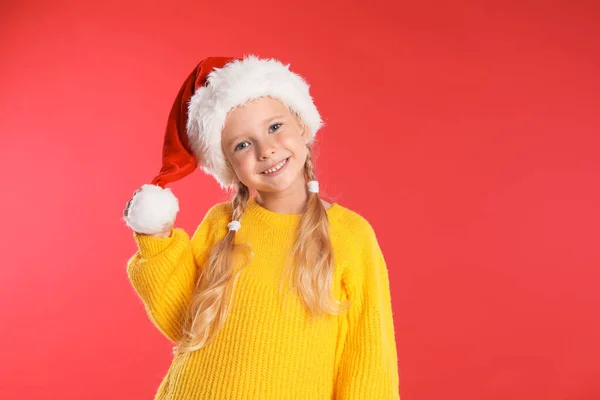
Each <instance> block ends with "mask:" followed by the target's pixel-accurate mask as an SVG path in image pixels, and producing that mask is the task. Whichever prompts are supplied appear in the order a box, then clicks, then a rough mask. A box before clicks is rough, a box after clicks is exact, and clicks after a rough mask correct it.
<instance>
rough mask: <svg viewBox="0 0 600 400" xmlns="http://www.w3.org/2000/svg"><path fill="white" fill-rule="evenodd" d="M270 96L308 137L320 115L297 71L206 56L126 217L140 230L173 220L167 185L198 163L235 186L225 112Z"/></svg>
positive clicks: (175, 206) (178, 101) (175, 207)
mask: <svg viewBox="0 0 600 400" xmlns="http://www.w3.org/2000/svg"><path fill="white" fill-rule="evenodd" d="M264 96H270V97H273V98H275V99H278V100H279V101H281V102H282V103H283V104H285V105H286V106H287V107H288V108H289V109H290V110H291V111H292V112H295V113H296V114H298V116H299V117H300V118H301V119H302V121H303V122H304V124H305V125H306V127H307V129H308V133H309V137H310V142H311V143H312V142H313V141H314V139H315V136H316V133H317V131H318V130H319V129H320V128H321V127H322V125H323V121H322V120H321V116H320V115H319V112H318V110H317V108H316V106H315V104H314V102H313V99H312V97H311V95H310V93H309V85H308V84H307V83H306V81H305V80H304V79H303V78H302V77H301V76H300V75H298V74H296V73H294V72H292V71H290V69H289V65H284V64H282V63H281V62H279V61H277V60H274V59H260V58H258V57H256V56H254V55H249V56H246V57H244V58H233V57H209V58H206V59H204V60H202V61H201V62H200V63H199V64H198V65H197V66H196V68H194V70H193V71H192V73H191V74H190V75H189V76H188V77H187V79H186V80H185V82H184V83H183V85H182V87H181V89H180V90H179V93H178V94H177V97H176V98H175V102H174V104H173V107H172V108H171V112H170V114H169V119H168V122H167V129H166V133H165V138H164V144H163V156H162V168H161V170H160V173H159V174H158V175H157V176H156V177H155V178H154V179H153V180H152V183H151V184H146V185H143V186H142V187H141V189H140V190H138V191H137V192H136V194H135V195H134V197H133V199H132V200H131V203H130V205H129V209H128V212H127V216H125V217H124V220H125V222H126V223H127V225H128V226H129V227H130V228H132V229H133V230H134V231H136V232H138V233H146V234H152V233H156V232H160V231H163V230H164V229H165V227H166V226H168V225H170V224H172V223H173V221H175V217H176V215H177V212H178V211H179V203H178V201H177V198H176V197H175V196H174V195H173V193H172V192H171V190H170V189H167V188H166V187H165V186H166V185H167V184H168V183H170V182H174V181H177V180H179V179H181V178H183V177H185V176H187V175H189V174H191V173H192V172H193V171H194V170H195V169H196V167H197V166H199V167H200V168H201V169H202V170H203V171H204V172H206V173H207V174H209V175H212V176H213V177H214V178H215V179H216V180H217V182H218V183H219V184H220V186H221V187H222V188H224V189H225V188H231V187H233V186H235V182H236V180H235V175H234V172H233V171H231V170H230V169H229V168H228V167H227V163H226V159H225V155H224V154H223V151H222V149H221V131H222V130H223V127H224V125H225V118H226V116H227V113H228V112H229V111H230V110H232V109H233V108H235V107H237V106H240V105H243V104H245V103H247V102H248V101H251V100H254V99H258V98H260V97H264Z"/></svg>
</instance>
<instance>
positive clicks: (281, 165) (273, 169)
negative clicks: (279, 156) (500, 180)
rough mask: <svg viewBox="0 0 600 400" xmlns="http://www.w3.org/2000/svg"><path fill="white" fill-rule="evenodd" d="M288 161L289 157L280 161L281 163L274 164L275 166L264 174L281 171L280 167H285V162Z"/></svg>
mask: <svg viewBox="0 0 600 400" xmlns="http://www.w3.org/2000/svg"><path fill="white" fill-rule="evenodd" d="M286 161H287V158H286V159H285V160H283V161H282V162H280V163H279V164H277V165H276V166H274V167H273V168H271V169H268V170H266V171H265V172H263V174H270V173H271V172H275V171H279V169H281V167H283V165H284V164H285V162H286Z"/></svg>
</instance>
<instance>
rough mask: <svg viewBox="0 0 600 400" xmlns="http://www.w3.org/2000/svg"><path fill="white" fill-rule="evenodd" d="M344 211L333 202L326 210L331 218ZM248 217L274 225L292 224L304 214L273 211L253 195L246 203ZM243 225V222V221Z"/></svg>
mask: <svg viewBox="0 0 600 400" xmlns="http://www.w3.org/2000/svg"><path fill="white" fill-rule="evenodd" d="M341 211H342V206H340V205H339V204H338V203H331V207H329V208H328V209H327V210H325V212H326V213H327V216H328V217H329V220H331V219H332V218H337V217H338V216H339V214H340V212H341ZM244 214H245V217H246V218H248V217H249V218H250V219H253V220H254V219H257V220H261V221H264V222H266V223H268V224H274V225H292V224H295V223H299V222H300V218H301V217H302V214H283V213H278V212H274V211H271V210H269V209H266V208H265V207H263V206H261V205H260V204H258V202H257V201H256V196H251V197H250V198H249V199H248V203H247V205H246V211H245V212H244ZM242 225H243V223H242Z"/></svg>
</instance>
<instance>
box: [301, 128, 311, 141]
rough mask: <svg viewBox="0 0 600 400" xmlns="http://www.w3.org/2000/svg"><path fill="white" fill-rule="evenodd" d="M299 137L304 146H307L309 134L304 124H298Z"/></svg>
mask: <svg viewBox="0 0 600 400" xmlns="http://www.w3.org/2000/svg"><path fill="white" fill-rule="evenodd" d="M300 130H301V133H300V136H301V137H302V140H304V144H307V145H308V144H309V143H310V134H309V133H308V127H307V126H306V125H304V124H300Z"/></svg>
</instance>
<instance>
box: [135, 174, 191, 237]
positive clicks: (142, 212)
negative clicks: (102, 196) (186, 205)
mask: <svg viewBox="0 0 600 400" xmlns="http://www.w3.org/2000/svg"><path fill="white" fill-rule="evenodd" d="M178 211H179V202H178V201H177V198H176V197H175V196H174V195H173V193H171V190H170V189H162V188H161V187H159V186H156V185H143V186H142V187H141V188H140V189H138V190H136V191H135V192H134V193H133V197H132V198H131V199H130V200H129V201H128V202H127V204H126V205H125V209H124V210H123V220H124V221H125V222H126V223H127V225H128V226H129V227H130V228H132V229H133V230H134V231H135V232H136V233H138V234H140V235H149V236H153V237H161V238H164V237H169V236H170V234H171V229H172V228H173V226H174V224H175V217H176V215H177V212H178Z"/></svg>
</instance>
